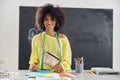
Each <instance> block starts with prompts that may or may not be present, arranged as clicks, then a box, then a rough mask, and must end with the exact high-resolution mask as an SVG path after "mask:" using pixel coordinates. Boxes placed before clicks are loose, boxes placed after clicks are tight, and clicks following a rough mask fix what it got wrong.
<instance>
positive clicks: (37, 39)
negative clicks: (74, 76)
mask: <svg viewBox="0 0 120 80" xmlns="http://www.w3.org/2000/svg"><path fill="white" fill-rule="evenodd" d="M44 34H45V32H42V33H39V34H37V35H35V36H34V37H33V39H32V48H31V49H32V51H31V57H30V61H29V64H34V63H36V64H37V67H38V69H41V62H42V53H43V42H44ZM45 35H46V37H45V42H44V44H45V49H46V51H49V52H52V53H54V54H56V55H58V56H59V55H60V51H59V46H58V42H57V39H56V37H51V36H49V35H47V34H45ZM59 41H60V47H61V63H60V64H61V66H62V68H63V70H64V71H68V70H71V59H72V57H71V55H72V54H71V47H70V43H69V41H68V38H67V37H65V38H59ZM43 65H44V66H43V69H48V70H51V69H52V68H51V67H49V66H47V65H46V64H44V63H43Z"/></svg>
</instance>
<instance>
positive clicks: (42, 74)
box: [24, 70, 54, 76]
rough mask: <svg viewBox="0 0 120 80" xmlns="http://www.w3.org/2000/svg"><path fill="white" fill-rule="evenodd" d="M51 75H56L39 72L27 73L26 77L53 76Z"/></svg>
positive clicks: (49, 72) (48, 72)
mask: <svg viewBox="0 0 120 80" xmlns="http://www.w3.org/2000/svg"><path fill="white" fill-rule="evenodd" d="M51 73H54V72H52V71H43V70H40V71H37V72H28V73H25V74H24V75H25V76H46V75H48V74H51Z"/></svg>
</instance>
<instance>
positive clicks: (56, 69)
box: [53, 64, 63, 73]
mask: <svg viewBox="0 0 120 80" xmlns="http://www.w3.org/2000/svg"><path fill="white" fill-rule="evenodd" d="M53 69H54V72H57V73H60V72H62V71H63V68H62V66H61V65H60V64H58V65H56V66H55V67H54V68H53Z"/></svg>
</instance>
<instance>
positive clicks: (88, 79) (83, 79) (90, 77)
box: [0, 70, 120, 80]
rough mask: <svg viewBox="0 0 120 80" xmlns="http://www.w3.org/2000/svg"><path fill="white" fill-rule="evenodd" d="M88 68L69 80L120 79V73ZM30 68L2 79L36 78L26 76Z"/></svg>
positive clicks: (30, 79)
mask: <svg viewBox="0 0 120 80" xmlns="http://www.w3.org/2000/svg"><path fill="white" fill-rule="evenodd" d="M86 71H87V70H85V72H84V73H83V74H77V75H79V76H78V77H77V78H74V79H69V80H120V75H97V74H91V73H90V74H89V73H86ZM26 72H29V71H28V70H18V71H16V72H11V73H10V75H9V76H7V77H6V78H4V79H0V80H10V77H13V78H14V79H13V80H36V79H35V78H28V77H27V76H24V74H25V73H26ZM48 80H66V79H48Z"/></svg>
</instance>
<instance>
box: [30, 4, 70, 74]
mask: <svg viewBox="0 0 120 80" xmlns="http://www.w3.org/2000/svg"><path fill="white" fill-rule="evenodd" d="M63 24H64V12H63V11H62V9H60V8H59V7H54V6H53V5H52V4H47V5H45V6H44V7H41V8H38V9H37V12H36V25H37V26H38V27H40V28H41V29H42V30H43V32H42V33H39V34H37V35H35V36H34V37H33V39H32V48H31V49H32V51H31V57H30V61H29V63H30V67H29V70H30V71H36V70H43V69H44V70H54V72H61V71H68V70H71V59H72V58H71V47H70V43H69V40H68V38H67V36H65V35H64V34H61V33H60V32H59V31H60V30H61V28H62V27H63ZM45 52H51V53H52V54H53V55H54V54H55V55H57V56H58V57H59V59H60V60H59V63H58V64H56V65H55V66H54V67H50V66H49V65H47V64H45V63H44V62H43V59H44V53H45Z"/></svg>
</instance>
